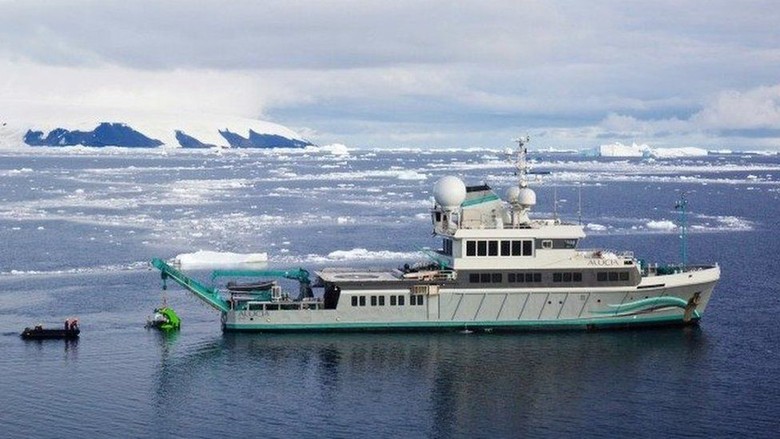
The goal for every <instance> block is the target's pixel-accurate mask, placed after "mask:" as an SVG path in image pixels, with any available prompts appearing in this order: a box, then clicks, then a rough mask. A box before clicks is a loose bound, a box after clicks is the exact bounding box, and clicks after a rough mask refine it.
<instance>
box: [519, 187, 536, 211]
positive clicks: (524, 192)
mask: <svg viewBox="0 0 780 439" xmlns="http://www.w3.org/2000/svg"><path fill="white" fill-rule="evenodd" d="M517 203H518V204H520V205H521V206H535V205H536V192H534V190H533V189H530V188H527V187H524V188H522V189H520V191H519V193H518V195H517Z"/></svg>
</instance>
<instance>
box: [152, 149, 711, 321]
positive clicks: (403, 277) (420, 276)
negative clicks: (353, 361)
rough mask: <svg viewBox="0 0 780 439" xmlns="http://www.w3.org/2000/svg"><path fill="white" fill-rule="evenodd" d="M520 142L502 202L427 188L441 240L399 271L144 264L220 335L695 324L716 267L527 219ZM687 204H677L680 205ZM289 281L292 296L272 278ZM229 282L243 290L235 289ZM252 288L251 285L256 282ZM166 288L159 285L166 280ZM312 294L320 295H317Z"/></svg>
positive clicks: (469, 190)
mask: <svg viewBox="0 0 780 439" xmlns="http://www.w3.org/2000/svg"><path fill="white" fill-rule="evenodd" d="M527 142H528V139H527V138H524V139H518V140H517V150H516V151H513V152H512V153H511V162H512V163H513V165H514V167H515V168H516V169H515V174H516V175H517V181H516V184H514V183H513V185H512V186H510V187H509V188H508V189H507V190H506V191H505V194H504V195H505V197H504V198H503V199H502V198H501V197H500V196H499V194H498V193H497V192H496V191H495V190H494V189H493V188H491V187H490V186H488V185H486V184H479V185H472V186H466V184H465V183H464V182H463V181H462V180H461V179H460V178H458V177H456V176H445V177H442V178H441V179H439V180H438V181H437V182H436V183H435V185H434V187H433V198H434V203H433V207H432V209H431V212H430V213H431V225H432V228H433V235H434V236H435V237H436V238H435V239H437V240H440V241H439V242H440V243H441V245H440V247H439V246H437V247H439V248H437V249H436V250H427V251H426V255H427V256H428V258H429V261H428V262H427V263H425V264H422V265H421V264H415V265H412V266H410V265H404V266H402V267H400V268H388V269H377V268H344V267H335V268H324V269H321V270H319V271H316V272H314V274H315V279H314V281H311V280H310V274H309V272H308V271H307V270H304V269H302V268H301V269H294V270H280V271H276V270H260V271H258V270H216V271H214V272H213V273H212V281H213V282H215V281H216V279H218V278H221V277H233V278H236V277H251V278H254V279H253V280H252V281H251V282H249V283H246V284H238V283H236V282H235V281H231V282H229V283H228V287H227V288H218V287H216V286H209V285H206V284H205V283H203V282H201V281H198V280H197V279H195V278H193V277H190V276H188V275H187V274H185V273H183V272H182V271H180V270H178V269H177V268H175V267H173V266H171V265H170V264H168V263H167V262H165V261H163V260H161V259H154V260H153V261H152V265H153V266H154V267H156V268H158V269H159V270H160V272H161V276H162V279H163V281H166V280H167V279H172V280H173V281H175V282H177V283H178V284H180V285H181V286H183V287H184V288H185V289H187V290H189V291H190V292H192V293H194V294H195V295H197V296H198V297H199V298H201V299H202V300H203V301H205V302H206V303H207V304H209V305H210V306H212V307H214V308H215V309H217V310H218V311H219V312H220V315H221V319H220V320H221V325H222V329H223V330H224V331H250V332H314V331H333V332H335V331H469V332H470V331H486V332H492V331H523V330H549V329H552V330H564V329H566V330H596V329H607V328H636V327H645V326H659V325H696V324H698V322H699V321H700V320H701V318H702V316H703V315H704V312H705V310H706V308H707V305H708V303H709V301H710V298H711V297H712V294H713V290H714V288H715V285H716V283H717V282H718V280H719V279H720V267H719V265H718V264H717V263H714V264H689V263H687V260H686V259H683V262H682V263H676V264H665V265H664V264H657V263H654V264H653V263H648V262H646V261H645V260H643V259H639V258H637V257H636V256H635V255H634V254H633V252H630V251H609V250H605V249H582V248H581V247H580V245H579V244H580V242H581V241H582V240H583V239H584V238H585V236H586V234H585V227H583V225H582V224H581V223H567V222H564V221H562V220H561V219H560V218H558V217H557V215H555V217H553V218H534V216H533V215H532V214H531V211H532V209H533V208H534V206H535V205H536V193H535V191H534V190H533V189H532V188H531V187H530V186H529V180H530V179H529V174H530V166H529V160H528V150H527V146H526V144H527ZM683 208H684V207H683ZM269 278H271V279H273V278H287V279H294V280H297V281H298V283H299V291H298V293H297V294H290V293H289V292H284V291H283V290H282V288H281V286H280V285H279V284H278V283H277V282H276V281H275V280H270V281H269V280H268V279H269ZM237 285H240V286H238V287H237ZM253 285H254V286H253ZM164 286H165V284H164ZM315 290H316V291H317V293H316V294H315Z"/></svg>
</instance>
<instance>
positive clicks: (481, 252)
mask: <svg viewBox="0 0 780 439" xmlns="http://www.w3.org/2000/svg"><path fill="white" fill-rule="evenodd" d="M477 256H487V241H477Z"/></svg>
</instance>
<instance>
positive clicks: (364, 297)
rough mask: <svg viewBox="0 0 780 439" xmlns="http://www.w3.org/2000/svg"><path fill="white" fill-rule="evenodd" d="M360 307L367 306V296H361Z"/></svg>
mask: <svg viewBox="0 0 780 439" xmlns="http://www.w3.org/2000/svg"><path fill="white" fill-rule="evenodd" d="M358 300H359V301H360V306H366V296H359V299H358Z"/></svg>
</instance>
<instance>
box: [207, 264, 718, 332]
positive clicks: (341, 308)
mask: <svg viewBox="0 0 780 439" xmlns="http://www.w3.org/2000/svg"><path fill="white" fill-rule="evenodd" d="M719 277H720V269H719V268H718V267H717V266H715V267H711V268H706V269H700V270H695V271H686V272H683V273H677V274H670V275H663V276H651V277H645V278H643V281H642V282H641V283H640V284H639V285H638V286H635V287H611V288H601V289H597V288H581V289H576V288H558V289H556V288H535V289H532V288H527V289H522V288H517V289H508V288H501V289H490V288H484V289H473V288H468V289H467V288H451V289H448V288H441V289H440V290H438V292H437V293H438V294H432V295H427V296H425V298H424V299H423V300H421V304H420V305H417V304H415V305H412V304H410V297H411V296H410V290H409V289H408V288H396V289H384V288H383V289H359V290H352V291H350V290H343V291H342V292H341V299H340V300H339V304H338V306H337V307H336V309H321V308H319V307H317V306H315V304H314V303H312V304H311V305H310V306H300V307H296V309H288V310H284V309H274V310H264V309H250V310H241V311H237V310H230V311H227V312H225V313H223V314H222V324H223V328H224V330H226V331H260V332H294V331H304V332H308V331H403V330H425V331H430V330H462V329H482V330H496V331H498V330H546V329H554V330H555V329H596V328H608V327H636V326H650V325H680V324H695V323H696V322H698V320H699V319H700V318H701V317H702V315H703V314H704V311H705V309H706V308H707V304H708V302H709V299H710V297H711V294H712V290H713V288H714V286H715V283H716V282H717V280H718V279H719ZM352 296H357V297H361V296H363V297H365V298H366V299H365V302H364V303H365V304H364V305H362V306H361V305H358V306H352V302H351V300H350V298H351V297H352ZM372 296H374V297H377V298H378V297H380V296H381V297H385V299H384V303H385V304H389V303H390V302H389V301H390V297H391V296H395V297H404V301H403V303H404V305H397V304H396V305H394V306H390V305H385V306H371V297H372Z"/></svg>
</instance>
